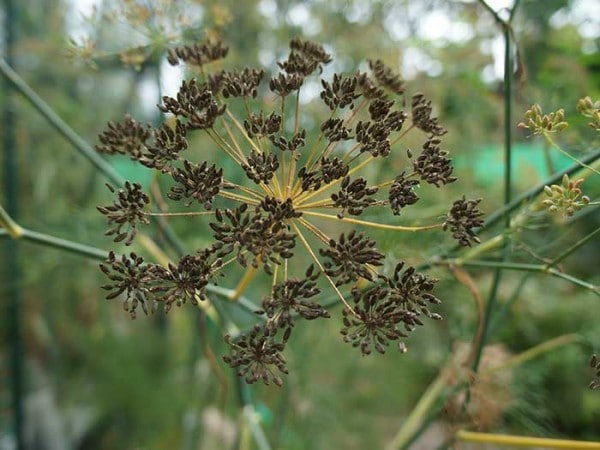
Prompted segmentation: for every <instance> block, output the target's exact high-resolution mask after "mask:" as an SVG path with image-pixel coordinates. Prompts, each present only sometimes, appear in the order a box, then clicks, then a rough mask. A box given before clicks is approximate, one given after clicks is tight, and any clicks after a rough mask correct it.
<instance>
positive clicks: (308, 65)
mask: <svg viewBox="0 0 600 450" xmlns="http://www.w3.org/2000/svg"><path fill="white" fill-rule="evenodd" d="M290 49H291V50H292V51H291V52H290V54H289V56H288V59H287V60H286V61H283V62H281V63H279V67H281V68H282V69H283V70H285V71H286V72H287V73H289V74H298V75H301V76H303V77H306V76H308V75H310V74H311V73H313V72H314V71H315V70H317V68H319V67H320V66H321V64H328V63H330V62H331V55H329V54H328V53H327V52H326V51H325V49H324V48H323V47H322V46H320V45H319V44H316V43H314V42H310V41H305V40H302V39H298V38H296V39H292V41H291V42H290Z"/></svg>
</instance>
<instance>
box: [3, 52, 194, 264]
mask: <svg viewBox="0 0 600 450" xmlns="http://www.w3.org/2000/svg"><path fill="white" fill-rule="evenodd" d="M0 74H2V75H3V76H4V78H5V79H6V80H8V82H9V83H10V84H11V85H12V86H13V87H14V88H15V89H16V90H17V91H18V92H19V93H21V95H22V96H23V97H25V99H26V100H27V101H29V103H31V105H32V106H33V107H34V108H35V109H36V110H37V111H38V112H39V113H40V114H41V115H42V116H43V117H44V118H45V119H46V120H47V121H48V123H49V124H50V125H52V127H53V128H54V129H55V130H56V131H58V132H59V133H60V134H61V135H62V136H63V137H64V138H65V139H66V140H67V141H68V142H69V143H70V144H71V145H72V146H73V147H74V148H75V149H76V150H77V151H78V152H79V153H80V154H81V155H82V156H84V157H85V158H86V159H87V160H88V161H90V162H91V163H92V164H93V166H94V167H96V169H98V170H99V171H100V173H102V174H103V175H104V176H105V177H106V178H108V180H109V181H111V182H112V183H114V184H117V185H119V186H123V185H124V184H125V179H124V178H123V177H121V175H119V174H118V173H117V172H116V171H115V169H114V168H113V167H112V166H111V165H110V164H109V163H108V162H106V161H105V160H104V159H103V158H102V157H101V156H100V155H98V153H96V151H95V150H94V149H93V148H92V146H90V145H89V144H88V143H87V142H86V141H85V140H83V139H82V138H81V137H80V136H79V135H78V134H77V133H75V131H73V129H72V128H71V127H69V125H67V123H66V122H65V121H64V120H62V119H61V118H60V116H59V115H58V114H56V112H54V110H53V109H52V108H51V107H50V106H49V105H48V104H47V103H46V102H45V101H44V100H43V99H42V98H41V97H40V96H39V95H37V94H36V93H35V91H34V90H33V89H31V87H29V85H28V84H27V83H26V82H25V80H23V79H22V78H21V77H20V76H19V74H18V73H16V72H15V71H14V70H13V69H12V68H11V67H10V66H9V65H8V64H7V63H6V61H5V60H4V59H3V58H0ZM158 226H159V228H160V229H161V231H162V232H163V233H164V234H165V237H166V238H167V240H168V242H169V244H171V246H172V247H173V248H174V249H175V250H176V251H177V252H178V253H179V254H180V255H183V254H185V253H186V251H185V248H184V246H183V244H181V243H180V241H179V239H178V238H177V236H176V235H175V233H174V232H173V230H172V229H171V227H169V226H168V224H166V223H165V222H164V221H161V220H159V221H158Z"/></svg>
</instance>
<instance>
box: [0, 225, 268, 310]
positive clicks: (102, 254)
mask: <svg viewBox="0 0 600 450" xmlns="http://www.w3.org/2000/svg"><path fill="white" fill-rule="evenodd" d="M20 229H21V231H22V232H21V234H20V235H19V237H18V239H22V240H23V241H27V242H31V243H34V244H40V245H43V246H46V247H51V248H56V249H58V250H62V251H66V252H70V253H74V254H77V255H79V256H83V257H86V258H90V259H95V260H98V261H105V260H106V258H108V252H107V251H106V250H102V249H99V248H97V247H92V246H90V245H85V244H80V243H79V242H74V241H69V240H67V239H62V238H59V237H56V236H51V235H48V234H44V233H38V232H36V231H32V230H29V229H27V228H22V227H20ZM11 237H12V236H11V235H10V234H9V232H8V231H7V230H6V229H4V228H0V239H1V238H11ZM206 290H207V291H208V292H210V293H213V294H216V295H218V296H219V297H223V298H225V299H227V300H230V299H231V298H233V297H234V290H233V289H227V288H223V287H221V286H216V285H214V284H208V285H207V286H206ZM236 304H237V305H239V306H240V307H242V308H243V309H245V310H246V311H248V312H250V313H252V314H253V315H255V316H256V317H257V318H259V319H262V316H260V315H258V314H255V312H256V311H257V310H258V307H257V306H256V305H255V304H254V302H252V301H251V300H249V299H248V298H247V297H244V296H238V298H237V300H236Z"/></svg>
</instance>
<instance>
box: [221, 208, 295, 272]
mask: <svg viewBox="0 0 600 450" xmlns="http://www.w3.org/2000/svg"><path fill="white" fill-rule="evenodd" d="M215 217H216V219H217V221H216V222H212V223H211V224H210V226H211V228H212V229H213V231H214V232H215V233H214V238H215V240H216V241H217V242H216V243H215V244H214V246H213V247H214V249H215V251H216V252H217V256H218V257H220V258H223V257H225V256H227V255H230V254H232V253H235V255H236V260H237V262H238V263H239V264H240V265H241V266H242V267H247V266H248V261H249V258H250V261H249V262H250V264H251V265H252V266H253V267H259V266H262V267H263V269H264V270H265V272H266V273H267V274H272V273H273V272H272V271H273V265H279V264H281V263H282V260H284V259H289V258H291V257H292V256H293V253H292V249H293V248H294V247H295V246H296V236H295V235H294V234H293V233H290V232H289V231H288V230H287V227H286V226H285V224H284V223H283V221H281V220H276V219H275V218H274V216H273V215H272V214H270V213H266V212H265V211H264V210H262V209H261V208H260V207H257V208H256V209H255V210H254V211H249V210H248V206H247V205H246V204H242V205H241V206H239V207H237V208H235V209H233V210H230V209H226V210H224V211H221V210H216V214H215Z"/></svg>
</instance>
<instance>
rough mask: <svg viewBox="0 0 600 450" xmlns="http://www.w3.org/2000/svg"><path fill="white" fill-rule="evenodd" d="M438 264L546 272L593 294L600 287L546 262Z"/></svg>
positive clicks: (599, 289) (458, 262) (444, 261)
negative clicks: (548, 265)
mask: <svg viewBox="0 0 600 450" xmlns="http://www.w3.org/2000/svg"><path fill="white" fill-rule="evenodd" d="M438 264H443V265H446V264H448V265H451V264H456V265H462V266H470V267H489V268H495V269H502V270H520V271H526V272H540V273H547V274H549V275H552V276H555V277H557V278H562V279H563V280H567V281H569V282H571V283H573V284H576V285H577V286H581V287H583V288H586V289H589V290H590V291H592V292H594V293H595V294H597V295H600V287H599V286H596V285H593V284H591V283H588V282H586V281H583V280H580V279H579V278H576V277H574V276H572V275H568V274H566V273H563V272H561V271H559V270H558V269H555V268H553V267H547V265H546V264H528V263H515V262H508V261H459V260H456V259H446V260H443V261H440V262H438Z"/></svg>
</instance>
